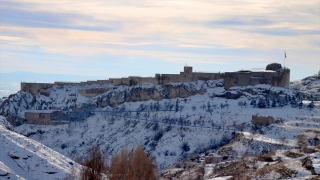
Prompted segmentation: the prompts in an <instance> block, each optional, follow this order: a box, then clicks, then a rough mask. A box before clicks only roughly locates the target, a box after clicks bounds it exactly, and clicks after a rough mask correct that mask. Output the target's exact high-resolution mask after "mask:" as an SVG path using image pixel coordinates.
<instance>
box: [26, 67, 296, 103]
mask: <svg viewBox="0 0 320 180" xmlns="http://www.w3.org/2000/svg"><path fill="white" fill-rule="evenodd" d="M220 78H224V87H225V89H229V88H230V87H233V86H247V85H252V86H254V85H257V84H270V85H273V86H280V87H284V86H289V82H290V69H286V68H285V69H284V68H282V66H281V64H277V63H272V64H269V65H268V66H267V67H266V70H260V71H252V70H245V71H244V70H240V71H236V72H225V73H202V72H193V71H192V67H191V66H185V67H184V71H183V72H180V74H155V77H139V76H129V77H125V78H110V79H108V80H97V81H87V82H79V83H72V82H54V83H26V82H22V83H21V91H29V92H30V93H31V94H32V95H34V96H36V95H37V94H38V93H41V94H43V95H49V91H48V90H47V89H48V88H50V87H52V86H54V85H59V86H63V85H79V86H85V85H91V84H101V85H102V84H110V83H112V84H113V85H115V86H119V85H126V86H134V85H137V84H139V83H152V84H154V85H164V84H167V83H169V82H192V81H195V80H204V81H207V80H216V79H220ZM97 91H98V92H100V93H101V92H104V91H107V90H103V89H98V90H97ZM98 92H97V93H98ZM80 93H81V94H83V95H86V94H87V95H88V96H89V97H93V96H94V94H96V93H95V90H84V91H81V92H80Z"/></svg>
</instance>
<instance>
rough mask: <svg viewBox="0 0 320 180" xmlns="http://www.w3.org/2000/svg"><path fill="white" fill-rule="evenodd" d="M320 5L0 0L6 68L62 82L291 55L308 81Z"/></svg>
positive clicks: (225, 66)
mask: <svg viewBox="0 0 320 180" xmlns="http://www.w3.org/2000/svg"><path fill="white" fill-rule="evenodd" d="M319 7H320V1H319V0H308V1H301V0H297V1H295V0H293V1H281V2H279V1H276V0H266V1H252V0H250V1H249V0H243V1H236V0H230V1H225V2H222V1H218V0H217V1H208V0H196V1H191V0H190V1H189V0H183V1H179V0H176V1H172V0H170V1H166V0H165V1H149V0H137V1H124V0H117V1H108V0H101V1H100V0H96V1H85V0H79V1H71V0H66V1H60V0H59V1H58V0H51V1H42V0H41V1H40V0H1V3H0V26H1V27H0V43H1V44H0V45H1V46H0V73H10V72H16V71H26V72H34V73H42V74H63V75H62V76H57V79H56V80H57V81H64V80H78V79H77V78H73V77H76V76H68V75H64V74H72V75H81V78H83V77H84V78H87V79H92V77H93V76H94V77H105V78H110V77H124V76H129V75H140V76H154V74H155V73H179V72H180V71H182V70H183V66H184V65H185V64H186V63H187V65H189V66H193V67H194V70H196V71H205V72H219V71H221V72H224V71H236V70H240V69H252V68H265V66H266V65H267V64H268V63H272V62H278V63H281V64H283V58H284V51H286V52H287V57H288V58H287V59H286V66H287V67H289V68H290V69H291V80H297V79H302V78H304V77H306V76H309V75H313V74H316V73H317V72H318V70H319V67H320V16H319V13H320V12H319ZM26 76H27V74H25V75H24V76H22V77H21V80H28V77H26ZM30 77H32V76H30ZM72 78H73V79H72ZM29 79H30V78H29ZM42 81H46V79H43V80H42ZM48 81H51V79H50V78H48Z"/></svg>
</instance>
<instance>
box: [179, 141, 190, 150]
mask: <svg viewBox="0 0 320 180" xmlns="http://www.w3.org/2000/svg"><path fill="white" fill-rule="evenodd" d="M180 148H181V150H182V152H188V151H190V146H189V144H188V143H187V142H183V143H182V144H181V147H180Z"/></svg>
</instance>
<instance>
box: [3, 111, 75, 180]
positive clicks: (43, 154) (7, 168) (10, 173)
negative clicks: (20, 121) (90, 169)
mask: <svg viewBox="0 0 320 180" xmlns="http://www.w3.org/2000/svg"><path fill="white" fill-rule="evenodd" d="M11 128H12V127H11V126H10V125H8V124H7V122H6V120H5V118H4V117H2V116H0V141H1V143H0V150H1V152H0V179H19V180H20V179H26V180H29V179H34V180H36V179H38V180H42V179H63V178H65V177H67V174H71V171H72V169H74V171H79V169H80V166H79V165H78V164H77V163H75V162H74V161H73V160H71V159H69V158H67V157H65V156H63V155H61V154H59V153H58V152H56V151H54V150H52V149H50V148H48V147H47V146H44V145H42V144H41V143H39V142H37V141H35V140H32V139H29V138H27V137H25V136H22V135H20V134H17V133H15V132H13V131H11V130H10V129H11Z"/></svg>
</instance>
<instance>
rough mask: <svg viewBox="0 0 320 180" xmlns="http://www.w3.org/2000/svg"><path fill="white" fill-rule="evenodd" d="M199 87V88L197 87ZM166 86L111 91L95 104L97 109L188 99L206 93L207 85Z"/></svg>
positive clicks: (101, 96) (97, 99)
mask: <svg viewBox="0 0 320 180" xmlns="http://www.w3.org/2000/svg"><path fill="white" fill-rule="evenodd" d="M197 85H198V86H197ZM197 85H195V84H191V83H180V84H166V85H163V86H150V87H142V86H134V87H129V88H118V89H116V90H114V91H109V92H107V93H104V94H102V95H99V96H96V97H95V98H93V99H94V102H96V104H97V107H106V106H111V107H116V106H118V105H120V104H122V103H124V102H137V101H148V100H151V99H152V100H155V101H159V100H162V99H172V98H186V97H189V96H193V95H195V94H203V93H204V92H205V88H206V84H205V83H203V82H202V83H201V84H197Z"/></svg>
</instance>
